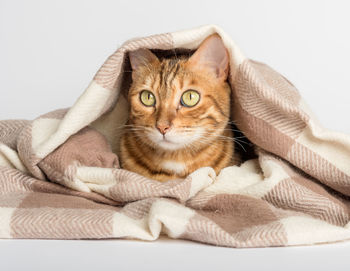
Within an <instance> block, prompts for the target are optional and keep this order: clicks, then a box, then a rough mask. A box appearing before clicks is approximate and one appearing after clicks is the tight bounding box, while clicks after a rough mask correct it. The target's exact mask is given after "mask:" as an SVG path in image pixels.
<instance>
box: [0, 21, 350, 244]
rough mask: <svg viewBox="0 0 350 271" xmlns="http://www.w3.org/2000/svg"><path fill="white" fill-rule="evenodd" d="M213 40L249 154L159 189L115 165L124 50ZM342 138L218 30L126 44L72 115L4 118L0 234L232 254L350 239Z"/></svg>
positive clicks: (349, 169)
mask: <svg viewBox="0 0 350 271" xmlns="http://www.w3.org/2000/svg"><path fill="white" fill-rule="evenodd" d="M213 33H218V34H219V35H220V36H221V38H222V39H223V42H224V44H225V46H226V48H227V50H228V52H229V55H230V74H229V83H230V85H231V87H232V110H231V111H232V120H233V121H234V122H235V124H236V126H237V127H238V128H239V130H240V131H242V132H243V133H244V135H245V136H246V137H247V138H248V139H249V140H250V141H251V142H252V143H253V144H254V145H255V146H256V154H257V158H254V159H250V160H247V161H244V162H243V163H242V164H241V165H240V166H232V167H227V168H224V169H223V170H222V171H221V172H220V174H219V175H216V174H215V171H214V170H213V169H212V168H208V167H205V168H200V169H198V170H197V171H195V172H193V173H192V174H190V175H189V176H188V177H187V178H186V179H184V180H180V179H179V180H174V181H169V182H165V183H160V182H157V181H155V180H151V179H148V178H145V177H143V176H140V175H138V174H136V173H134V172H130V171H127V170H124V169H121V168H120V166H119V161H118V153H119V144H118V143H119V138H120V135H121V131H122V128H123V124H125V123H126V121H127V116H128V103H127V101H126V93H127V90H128V87H129V85H130V81H131V76H130V73H129V72H127V71H129V70H130V63H129V60H128V53H129V52H130V51H133V50H137V49H139V48H148V49H152V50H157V51H158V52H163V53H164V54H167V55H171V54H176V52H178V51H181V50H190V51H191V50H195V49H196V48H197V47H198V45H199V44H200V43H201V42H202V41H203V40H204V39H205V38H206V37H208V36H209V35H211V34H213ZM349 161H350V136H349V135H345V134H341V133H337V132H333V131H330V130H327V129H325V128H323V127H322V126H321V125H320V123H319V122H318V120H317V119H316V117H315V116H314V115H313V114H312V112H311V111H310V109H309V108H308V106H307V104H306V103H305V101H304V100H303V99H302V97H301V96H300V94H299V92H298V90H297V89H296V88H295V86H294V85H293V84H292V83H290V82H289V81H288V80H287V79H286V78H285V77H283V76H282V75H280V74H279V73H278V72H276V71H274V70H273V69H271V68H270V67H269V66H267V65H265V64H262V63H259V62H256V61H253V60H250V59H247V58H246V57H245V56H244V55H243V54H242V53H241V51H240V50H239V48H238V47H237V45H236V44H235V43H234V42H233V41H232V40H231V39H230V37H229V36H228V35H227V34H226V33H225V32H224V31H223V30H222V29H220V28H219V27H217V26H213V25H208V26H203V27H199V28H195V29H190V30H185V31H179V32H174V33H166V34H160V35H154V36H150V37H144V38H137V39H132V40H130V41H127V42H126V43H124V44H123V45H122V46H121V47H120V48H118V49H117V51H116V52H115V53H113V54H112V55H111V56H110V57H109V58H108V59H107V60H106V61H105V63H104V64H103V65H102V67H101V68H100V69H99V71H98V72H97V73H96V75H95V77H94V79H93V80H92V82H91V83H90V85H89V86H88V88H87V89H86V90H85V91H84V92H83V93H82V95H81V96H80V97H79V98H78V99H77V101H76V102H75V104H74V105H72V107H70V108H68V109H59V110H55V111H52V112H49V113H47V114H44V115H42V116H39V117H38V118H36V119H34V120H32V121H29V120H3V121H0V238H50V239H88V238H90V239H91V238H94V239H99V238H136V239H142V240H156V239H157V238H158V237H159V235H161V234H165V235H167V236H169V237H171V238H182V239H188V240H193V241H198V242H202V243H207V244H213V245H220V246H229V247H266V246H289V245H306V244H315V243H325V242H336V241H342V240H346V239H349V238H350V223H349V220H350V198H349V196H350V163H349Z"/></svg>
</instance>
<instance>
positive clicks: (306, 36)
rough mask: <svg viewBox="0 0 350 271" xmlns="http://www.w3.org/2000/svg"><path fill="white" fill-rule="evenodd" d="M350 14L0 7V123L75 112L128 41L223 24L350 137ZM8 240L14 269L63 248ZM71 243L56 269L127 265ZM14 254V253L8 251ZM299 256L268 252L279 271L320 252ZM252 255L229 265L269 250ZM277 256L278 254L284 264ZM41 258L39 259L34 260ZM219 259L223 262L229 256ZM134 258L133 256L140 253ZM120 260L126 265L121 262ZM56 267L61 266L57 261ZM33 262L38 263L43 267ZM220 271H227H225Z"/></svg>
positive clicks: (332, 8)
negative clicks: (77, 264) (69, 264)
mask: <svg viewBox="0 0 350 271" xmlns="http://www.w3.org/2000/svg"><path fill="white" fill-rule="evenodd" d="M349 7H350V5H349V1H346V0H344V1H336V0H329V1H321V0H318V1H316V0H315V1H306V0H302V1H296V0H294V1H283V0H275V1H263V0H256V1H252V0H241V1H229V0H227V1H220V0H211V1H208V0H202V1H190V0H185V1H180V0H171V1H165V0H163V1H161V0H159V1H151V0H148V1H135V0H128V1H115V0H114V1H106V0H96V1H88V0H79V1H78V0H75V1H73V0H60V1H48V0H31V1H16V0H0V119H11V118H24V119H32V118H35V117H36V116H38V115H39V114H42V113H45V112H48V111H51V110H53V109H56V108H63V107H69V106H71V105H72V103H73V102H74V101H75V99H76V98H77V97H78V96H79V95H80V94H81V93H82V91H83V90H84V89H85V88H86V87H87V85H88V83H89V82H90V80H91V79H92V77H93V75H94V74H95V72H96V71H97V69H98V68H99V66H100V65H101V64H102V63H103V62H104V60H105V59H106V58H107V57H108V56H109V55H110V54H112V53H113V51H114V50H115V49H116V48H117V47H118V46H119V45H121V44H122V43H123V42H124V41H125V40H127V39H129V38H132V37H137V36H145V35H150V34H157V33H163V32H172V31H176V30H181V29H186V28H192V27H195V26H199V25H203V24H217V25H219V26H221V27H222V28H223V29H224V30H225V31H226V32H227V33H228V34H230V36H231V37H232V38H233V39H234V40H235V41H236V42H237V44H238V45H239V46H240V48H241V49H242V51H243V52H244V54H245V55H246V56H248V57H249V58H252V59H255V60H259V61H263V62H265V63H267V64H269V65H270V66H272V67H273V68H274V69H276V70H277V71H279V72H280V73H282V74H283V75H285V76H286V77H287V78H288V79H289V80H290V81H292V82H293V83H294V84H295V85H296V86H297V88H298V89H299V91H300V92H301V94H302V96H303V97H304V98H305V100H306V101H307V102H308V104H309V105H310V107H311V108H312V109H313V111H314V112H315V113H316V115H317V116H318V117H319V119H320V121H321V123H323V124H324V126H326V127H328V128H332V129H334V130H337V131H341V132H346V133H350V121H349V116H350V106H349V102H350V76H349V74H350V68H349V63H350V34H349V33H350V31H349V28H350V16H349V12H350V8H349ZM10 242H11V243H9V242H8V241H4V242H0V248H1V249H2V251H5V252H6V251H7V253H8V254H7V256H6V259H7V262H8V263H10V262H12V263H13V264H14V263H16V264H17V265H14V266H19V265H20V264H21V261H17V262H16V260H13V261H12V258H11V255H12V256H13V257H14V258H16V257H15V256H18V258H20V254H21V253H22V254H23V253H25V251H27V249H25V248H28V249H29V251H28V253H29V254H28V255H29V256H28V255H27V257H30V255H31V254H30V253H33V254H36V255H40V253H42V252H45V247H49V248H52V247H57V246H56V244H57V243H46V242H29V241H28V242H29V243H23V241H10ZM21 242H22V243H21ZM52 242H53V241H52ZM10 244H11V245H10ZM66 244H67V249H68V250H65V249H64V247H65V245H62V246H63V247H62V249H61V250H60V249H56V250H53V253H54V252H57V253H63V255H61V256H60V255H57V259H56V260H57V261H63V262H64V258H65V256H64V255H66V256H67V255H68V254H69V255H70V256H71V258H72V255H75V256H76V258H74V257H73V258H72V259H73V260H72V261H74V259H76V260H77V261H79V259H84V258H85V263H86V260H88V262H89V261H93V260H94V259H96V261H97V262H98V261H99V259H101V257H102V256H103V255H104V254H103V253H104V251H103V250H104V249H103V248H105V249H108V250H109V249H111V250H115V251H116V254H115V259H114V258H113V257H112V256H111V257H112V258H108V259H107V262H108V260H109V261H110V262H111V263H112V262H113V263H114V264H116V263H117V262H118V261H120V260H121V258H120V257H118V249H119V252H120V251H121V249H123V248H124V246H126V244H129V243H127V242H120V241H119V242H118V241H116V242H115V243H110V242H109V243H107V244H109V245H108V246H107V247H106V246H104V245H103V244H104V243H99V245H98V246H99V250H98V251H94V249H93V242H89V243H88V246H91V250H88V249H87V248H86V244H87V243H84V242H83V243H73V244H75V245H69V246H68V243H66ZM69 244H72V243H69ZM79 244H84V245H82V247H85V249H87V252H86V253H87V254H86V255H83V254H79V253H78V251H79V249H77V248H76V246H77V247H79ZM111 244H116V245H111ZM133 245H134V243H131V247H129V250H127V251H130V253H135V255H134V257H135V259H137V253H141V254H142V253H143V252H144V251H146V250H147V251H148V249H150V248H153V250H152V249H151V250H149V251H153V252H154V255H153V257H152V256H150V262H152V261H153V264H154V267H155V266H162V263H164V267H165V269H169V268H168V267H167V266H169V263H165V262H164V261H165V260H166V259H168V258H167V257H163V256H161V255H162V253H161V252H163V254H164V253H167V251H168V252H169V253H174V249H173V247H172V244H170V245H168V244H163V243H160V244H159V246H158V245H156V246H151V247H150V246H143V245H142V244H140V245H137V246H135V251H134V252H133V249H132V248H133ZM182 245H183V247H181V244H178V243H177V246H180V248H179V247H177V248H178V250H179V251H178V252H175V253H174V254H173V256H174V258H175V259H176V257H179V258H178V259H179V260H174V262H173V263H171V266H172V267H174V269H176V268H175V267H176V266H177V265H176V264H178V266H179V267H180V264H184V262H182V261H181V250H184V251H188V249H189V247H188V243H184V244H182ZM10 246H11V247H12V250H7V249H5V248H6V247H10ZM32 246H33V250H31V249H30V248H31V247H32ZM95 248H96V247H95ZM164 248H168V249H170V250H167V249H164ZM199 248H201V249H199ZM328 248H329V253H330V254H332V249H335V248H334V246H327V248H326V250H325V251H324V255H325V256H324V257H321V258H320V260H319V261H318V263H319V265H320V267H319V270H320V268H321V269H322V267H323V268H325V267H326V266H327V265H326V264H325V263H327V262H328V263H330V262H329V261H327V260H331V258H330V256H326V254H327V253H328ZM337 248H338V249H339V251H342V250H341V249H342V248H343V250H344V248H345V249H347V250H349V246H347V247H346V246H345V247H341V246H338V247H337ZM186 249H187V250H186ZM293 249H294V248H293ZM293 249H288V250H280V249H277V250H264V251H270V252H271V251H273V252H271V253H270V252H268V253H267V254H266V261H269V262H270V261H271V265H270V266H271V268H272V266H276V267H278V265H279V264H280V265H281V266H280V267H282V266H283V269H286V266H285V265H283V261H286V259H288V257H287V255H294V256H296V255H299V254H302V253H304V252H307V251H311V252H316V251H319V250H316V248H300V249H301V250H298V249H297V250H295V249H294V250H293ZM310 249H311V250H310ZM190 250H191V251H193V253H194V255H196V257H194V258H196V259H201V256H200V254H198V253H204V255H203V257H202V261H200V260H199V262H198V267H201V268H203V265H206V266H207V267H208V268H209V266H211V265H207V264H206V263H207V261H208V260H210V259H211V258H210V257H219V256H218V255H219V254H220V253H222V251H223V250H217V249H214V248H212V247H207V248H206V249H204V248H203V246H200V245H194V246H191V247H190ZM11 251H12V252H13V253H14V254H11V253H12V252H11ZM16 251H17V252H18V254H16ZM34 251H35V253H34ZM224 251H227V249H225V250H224ZM242 251H243V250H240V252H235V250H229V252H225V253H224V255H227V254H230V253H233V254H235V253H239V254H235V255H236V256H237V255H241V254H240V253H243V252H242ZM245 251H247V252H244V253H246V254H244V255H246V256H244V257H245V258H244V257H243V256H242V257H243V258H244V259H245V261H242V260H241V261H237V257H236V258H235V257H232V258H230V257H226V258H225V259H226V260H225V261H227V264H229V265H228V266H227V267H230V269H231V268H232V267H235V262H236V263H238V262H239V263H242V264H243V265H244V264H245V267H249V266H254V264H256V265H257V266H261V262H259V261H254V255H257V254H258V255H260V254H259V253H265V252H264V251H262V250H245ZM256 251H258V252H256ZM260 251H261V252H260ZM275 251H277V252H275ZM287 251H288V252H287ZM293 251H294V252H293ZM46 252H47V251H46ZM64 253H65V254H64ZM70 253H73V254H70ZM74 253H75V254H74ZM109 253H110V251H109ZM196 253H197V254H196ZM217 253H219V254H217ZM249 253H251V254H249ZM269 253H270V254H269ZM275 253H277V254H275ZM289 253H290V254H289ZM293 253H294V254H293ZM295 253H296V254H295ZM298 253H299V254H298ZM124 254H125V253H124ZM124 254H123V255H124ZM1 255H3V256H4V255H6V254H1ZM1 255H0V257H1ZM79 255H80V256H79ZM93 255H95V258H94V256H93ZM108 255H110V254H108ZM111 255H113V253H112V254H111ZM144 255H148V254H144ZM158 255H159V256H158ZM215 255H216V256H215ZM220 255H223V254H220ZM261 255H265V254H261ZM269 255H270V256H269ZM273 255H279V256H278V257H279V261H278V260H277V263H276V262H275V261H274V257H273ZM283 255H284V256H283ZM333 255H334V254H333ZM337 255H340V254H337ZM51 256H53V255H51ZM168 256H169V255H168ZM33 257H34V256H33ZM33 257H32V258H31V259H36V258H35V257H34V258H33ZM208 257H209V258H208ZM220 257H221V258H220V259H221V260H220V261H222V257H224V256H220ZM261 257H262V258H264V257H263V256H261ZM305 257H307V256H305ZM333 257H334V256H333ZM130 258H133V257H132V254H130V255H129V259H130ZM47 259H51V258H50V257H48V258H47ZM69 259H70V258H69ZM122 259H124V260H126V259H128V257H126V256H123V257H122ZM162 259H163V262H162ZM217 259H219V258H217ZM260 259H261V258H260ZM310 259H311V258H310ZM51 260H52V261H54V257H53V258H52V259H51ZM105 260H106V259H105ZM213 260H215V258H213ZM303 260H304V261H306V260H307V258H305V259H303ZM43 261H44V262H40V263H41V264H44V265H45V259H43ZM29 262H30V261H29ZM33 262H36V263H37V264H38V262H37V261H35V260H33V261H32V262H31V263H33ZM213 262H214V261H213ZM291 262H293V261H291ZM311 262H312V261H311V260H310V261H309V263H311ZM89 263H90V262H89ZM156 263H157V264H158V265H156ZM266 263H267V262H265V264H266ZM272 263H273V264H272ZM295 263H296V262H295ZM303 263H305V262H303ZM338 263H339V262H338ZM23 264H25V262H23ZM47 264H50V263H49V262H47ZM133 264H134V265H135V264H137V261H136V262H133ZM140 264H142V263H140ZM193 264H195V263H194V262H192V266H193ZM52 265H55V263H52ZM37 266H38V265H37ZM57 266H58V265H57ZM89 266H90V268H94V266H93V265H89ZM116 266H118V265H116ZM150 266H151V265H150ZM220 266H222V265H220ZM236 266H237V265H236ZM304 266H305V265H304ZM95 267H98V266H95ZM13 268H14V267H13ZM86 268H87V267H85V269H86ZM211 268H212V269H213V268H215V267H213V266H211ZM298 269H300V268H298ZM4 270H5V269H4ZM6 270H11V268H8V269H6ZM13 270H15V269H13ZM27 270H29V269H27ZM169 270H170V269H169ZM220 270H223V269H222V267H221V268H220ZM271 270H272V269H271ZM288 270H289V269H288Z"/></svg>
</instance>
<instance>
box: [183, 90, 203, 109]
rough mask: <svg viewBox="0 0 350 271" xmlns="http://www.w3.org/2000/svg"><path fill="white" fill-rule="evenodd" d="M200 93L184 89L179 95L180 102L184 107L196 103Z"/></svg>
mask: <svg viewBox="0 0 350 271" xmlns="http://www.w3.org/2000/svg"><path fill="white" fill-rule="evenodd" d="M199 100H200V95H199V93H198V92H197V91H195V90H193V89H189V90H186V91H185V92H184V93H183V94H182V96H181V100H180V102H181V104H182V105H183V106H186V107H192V106H195V105H196V104H198V102H199Z"/></svg>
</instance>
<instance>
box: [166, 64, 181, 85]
mask: <svg viewBox="0 0 350 271" xmlns="http://www.w3.org/2000/svg"><path fill="white" fill-rule="evenodd" d="M175 66H176V70H175V72H174V75H173V78H172V79H171V80H170V81H169V84H168V86H171V84H172V83H173V81H174V79H175V77H176V74H177V72H178V71H179V69H180V65H179V64H176V65H175Z"/></svg>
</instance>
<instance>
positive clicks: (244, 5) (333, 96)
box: [0, 0, 350, 133]
mask: <svg viewBox="0 0 350 271" xmlns="http://www.w3.org/2000/svg"><path fill="white" fill-rule="evenodd" d="M348 3H350V2H349V1H346V0H345V1H335V0H329V1H321V0H318V1H316V0H315V1H303V0H302V1H296V0H294V1H286V0H284V1H282V0H275V1H272V0H271V1H262V0H256V1H252V0H242V1H229V0H227V1H220V0H210V1H208V0H198V1H190V0H185V1H180V0H177V1H176V0H171V1H165V0H163V1H161V0H159V1H151V0H148V1H141V0H140V1H135V0H128V1H115V0H114V1H107V0H96V1H88V0H79V1H78V0H75V1H73V0H61V1H48V0H31V1H16V0H0V119H9V118H26V119H31V118H34V117H36V116H37V115H38V114H41V113H45V112H47V111H50V110H52V109H56V108H62V107H68V106H70V105H71V104H72V103H73V102H74V100H75V99H76V98H77V97H78V96H79V95H80V93H81V92H82V91H83V90H84V89H85V87H86V86H87V84H88V83H89V81H90V80H91V78H92V77H93V75H94V73H95V72H96V71H97V69H98V68H99V66H100V65H101V64H102V63H103V61H104V60H105V59H106V57H107V56H108V55H110V54H111V53H112V52H113V51H114V50H115V49H116V48H117V47H118V46H119V45H120V44H121V43H123V42H124V41H125V40H126V39H129V38H132V37H135V36H144V35H149V34H155V33H162V32H170V31H175V30H180V29H185V28H191V27H194V26H198V25H203V24H208V23H213V24H217V25H219V26H221V27H222V28H223V29H224V30H225V31H226V32H228V33H229V34H230V35H231V36H232V38H233V39H234V40H236V42H237V43H238V45H240V47H241V48H242V50H243V52H244V53H245V54H246V55H247V56H248V57H250V58H253V59H256V60H259V61H263V62H265V63H268V64H269V65H270V66H272V67H273V68H275V69H277V70H278V71H279V72H281V73H282V74H284V75H285V76H286V77H287V78H289V79H290V81H292V82H293V83H294V84H295V85H296V86H297V87H298V89H299V90H300V92H301V93H302V95H303V96H304V97H305V99H306V100H307V101H308V103H309V105H310V106H311V108H312V109H313V110H314V111H315V113H316V115H318V116H319V118H320V120H321V122H322V123H323V124H324V125H325V126H327V127H329V128H333V129H335V130H338V131H343V132H347V133H350V121H349V120H348V117H349V116H350V106H349V102H350V76H349V73H350V69H349V67H348V64H349V63H350V52H349V49H350V35H349V32H350V31H349V26H350V16H348V13H349V10H350V9H349V7H350V5H349V4H348Z"/></svg>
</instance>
